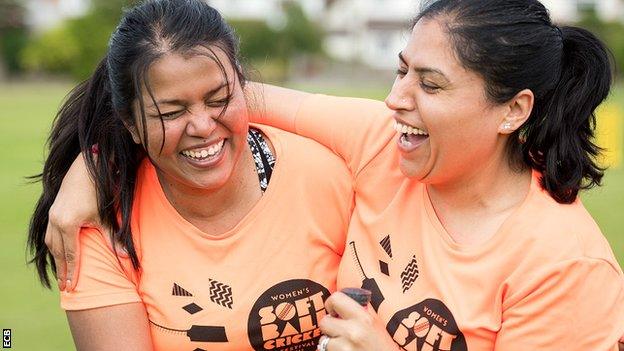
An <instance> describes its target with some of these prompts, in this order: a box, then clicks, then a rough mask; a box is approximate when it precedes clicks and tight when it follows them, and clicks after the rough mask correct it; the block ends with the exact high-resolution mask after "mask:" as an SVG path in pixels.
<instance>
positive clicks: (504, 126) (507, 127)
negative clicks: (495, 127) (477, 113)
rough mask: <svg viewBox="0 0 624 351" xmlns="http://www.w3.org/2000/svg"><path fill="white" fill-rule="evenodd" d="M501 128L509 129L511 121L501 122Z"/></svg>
mask: <svg viewBox="0 0 624 351" xmlns="http://www.w3.org/2000/svg"><path fill="white" fill-rule="evenodd" d="M503 129H504V130H510V129H511V122H505V123H503Z"/></svg>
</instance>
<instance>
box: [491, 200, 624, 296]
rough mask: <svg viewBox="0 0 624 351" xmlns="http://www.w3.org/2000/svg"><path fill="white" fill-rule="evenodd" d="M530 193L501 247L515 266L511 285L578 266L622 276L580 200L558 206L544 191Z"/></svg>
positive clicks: (511, 265) (603, 239)
mask: <svg viewBox="0 0 624 351" xmlns="http://www.w3.org/2000/svg"><path fill="white" fill-rule="evenodd" d="M529 196H530V198H528V199H527V202H526V203H525V204H524V206H523V208H522V209H521V210H520V211H519V212H518V213H517V215H516V216H515V217H514V218H513V220H512V221H510V223H508V225H509V226H508V232H507V235H506V244H505V247H504V248H502V249H503V250H505V251H506V255H508V256H507V260H509V262H508V263H509V264H510V267H514V268H513V269H512V272H509V273H510V274H509V278H508V282H509V283H512V282H515V283H514V285H516V286H518V285H521V286H526V284H527V283H528V282H527V279H529V280H531V279H533V278H535V279H538V278H537V277H547V276H553V275H555V274H559V273H561V274H563V272H569V271H570V267H578V266H579V265H580V266H591V267H602V268H601V269H606V270H608V271H611V273H612V274H613V277H616V276H621V275H622V270H621V268H620V266H619V264H618V263H617V260H616V259H615V257H614V254H613V251H612V250H611V247H610V246H609V243H608V241H607V240H606V238H605V237H604V235H603V234H602V232H601V231H600V228H599V227H598V225H597V224H596V222H595V221H594V219H593V218H592V216H591V215H590V214H589V212H588V211H587V210H586V209H585V207H584V206H583V204H582V202H581V201H580V200H577V201H576V202H574V203H572V204H560V203H557V202H556V201H555V200H554V199H552V198H551V197H550V196H549V195H548V193H547V192H545V191H541V190H539V191H532V193H531V194H530V195H529ZM578 271H580V270H578ZM557 272H559V273H557ZM566 274H567V273H566ZM529 277H531V278H529ZM587 279H588V281H591V279H592V278H591V277H589V276H588V277H587Z"/></svg>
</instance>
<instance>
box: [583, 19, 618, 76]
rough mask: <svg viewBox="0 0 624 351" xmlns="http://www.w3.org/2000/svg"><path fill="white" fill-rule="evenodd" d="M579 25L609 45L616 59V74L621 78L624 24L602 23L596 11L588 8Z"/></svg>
mask: <svg viewBox="0 0 624 351" xmlns="http://www.w3.org/2000/svg"><path fill="white" fill-rule="evenodd" d="M578 25H579V26H580V27H583V28H586V29H588V30H589V31H591V32H592V33H594V34H596V35H597V36H598V37H599V38H600V39H601V40H603V41H604V42H605V44H607V46H608V47H609V49H610V51H611V53H613V56H614V59H615V67H616V73H617V74H618V75H619V76H622V75H624V39H622V38H624V23H622V22H618V21H612V22H605V21H602V20H601V19H600V18H599V17H598V15H597V14H596V12H595V10H593V9H591V8H588V9H586V10H585V11H584V12H583V16H582V18H581V20H580V21H579V22H578Z"/></svg>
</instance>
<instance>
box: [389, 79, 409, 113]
mask: <svg viewBox="0 0 624 351" xmlns="http://www.w3.org/2000/svg"><path fill="white" fill-rule="evenodd" d="M407 79H408V78H407V77H403V78H400V77H397V78H396V80H395V81H394V84H393V85H392V90H390V94H388V96H387V97H386V99H385V100H384V102H385V103H386V106H388V108H389V109H391V110H393V111H400V110H405V111H411V110H413V109H414V108H415V106H414V105H415V104H414V98H413V97H412V95H411V94H409V89H408V88H409V86H408V84H407V82H406V80H407Z"/></svg>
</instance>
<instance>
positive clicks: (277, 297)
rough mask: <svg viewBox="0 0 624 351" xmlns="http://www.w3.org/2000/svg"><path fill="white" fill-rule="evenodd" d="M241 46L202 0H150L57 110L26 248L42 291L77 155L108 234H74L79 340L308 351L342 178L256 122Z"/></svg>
mask: <svg viewBox="0 0 624 351" xmlns="http://www.w3.org/2000/svg"><path fill="white" fill-rule="evenodd" d="M237 44H238V43H237V38H236V37H235V35H234V33H233V31H232V30H231V28H230V27H229V26H228V25H227V24H226V23H225V22H224V20H223V18H222V17H221V16H220V14H219V13H218V12H217V11H216V10H214V9H213V8H211V7H210V6H208V5H207V4H206V3H205V2H204V1H201V0H148V1H145V2H143V3H142V4H140V5H138V6H137V7H134V8H132V9H130V10H128V11H127V12H126V13H125V14H124V16H123V18H122V20H121V22H120V23H119V25H118V27H117V29H116V30H115V32H114V33H113V34H112V36H111V39H110V43H109V48H108V52H107V54H106V57H105V58H104V59H103V60H102V62H101V63H100V65H99V66H98V67H97V69H96V71H95V73H94V74H93V76H92V77H91V78H90V79H88V80H87V81H86V82H85V83H82V84H80V85H79V86H78V87H76V88H75V89H74V90H73V91H72V93H71V94H70V96H69V97H68V99H67V101H66V102H65V103H64V105H63V107H62V108H61V110H60V112H59V115H58V117H57V121H56V123H55V125H54V129H53V131H52V134H51V136H50V140H49V144H50V153H49V156H48V157H47V159H46V161H45V166H44V170H43V174H42V179H43V193H42V195H41V198H40V200H39V203H38V204H37V208H36V210H35V213H34V215H33V218H32V223H31V227H30V237H29V245H30V248H31V249H32V252H33V253H34V258H33V261H34V262H35V263H36V265H37V268H38V272H39V276H40V278H41V280H42V282H43V283H44V284H47V285H48V286H49V281H48V265H49V264H50V263H51V261H52V259H53V256H55V257H56V258H58V253H57V252H55V251H54V249H52V251H50V250H48V248H47V246H46V245H45V242H46V238H45V231H46V225H47V224H46V223H47V220H48V216H47V214H48V210H49V208H50V206H51V204H52V201H53V199H54V198H55V196H56V194H57V192H58V190H59V187H60V185H61V181H62V179H63V176H64V174H65V173H66V172H67V169H68V168H69V167H70V165H71V163H72V161H73V160H74V159H75V158H76V157H77V155H78V154H79V152H80V151H81V150H82V151H83V153H84V155H85V159H86V165H87V166H88V169H89V172H90V173H91V174H92V175H93V176H94V180H95V185H96V186H95V188H96V189H97V204H98V206H97V207H98V208H99V215H100V217H101V218H102V220H103V222H104V223H105V224H106V227H107V228H110V230H104V229H86V228H85V229H83V230H82V231H81V235H80V245H79V248H80V263H81V264H80V271H79V272H76V274H77V275H78V276H79V277H80V279H79V280H77V281H75V284H74V285H73V286H72V289H68V288H69V287H63V288H65V289H63V290H64V291H63V292H62V293H61V305H62V307H63V308H64V309H65V310H66V311H67V316H68V320H69V325H70V328H71V331H72V334H73V337H74V341H75V343H76V347H77V348H78V349H79V350H148V349H152V348H154V349H160V350H174V349H188V350H193V349H195V350H202V349H203V350H206V349H210V350H242V349H252V348H253V349H262V350H264V349H273V348H276V347H279V345H288V346H289V347H292V348H295V347H296V348H297V349H298V350H310V351H311V350H314V349H315V348H316V344H317V341H318V339H319V337H320V329H319V327H318V323H319V320H320V319H321V317H322V316H323V315H324V314H325V308H324V305H323V302H324V300H325V299H327V298H328V297H329V294H330V291H333V290H334V289H335V284H336V275H337V269H338V263H339V259H340V256H341V255H342V251H343V248H344V242H345V235H346V227H347V224H348V218H349V214H350V210H351V207H352V188H351V177H350V174H349V172H348V170H347V169H346V167H345V166H344V163H343V162H342V161H341V160H340V159H339V158H338V157H336V156H335V155H333V154H331V152H329V151H328V150H327V149H325V148H323V147H321V146H320V145H318V144H316V143H314V142H312V141H310V140H308V139H305V138H302V137H299V136H296V135H293V134H289V133H286V132H283V131H280V130H276V129H274V128H269V127H266V126H259V125H252V126H250V125H249V111H248V101H247V98H246V97H245V95H244V93H243V87H244V85H245V83H246V80H245V77H244V75H243V72H242V70H241V66H240V64H239V62H238V57H237ZM304 153H305V155H306V158H305V159H302V158H300V157H299V156H300V155H302V154H304ZM85 200H86V199H85ZM87 202H88V201H87ZM48 244H50V242H49V241H48ZM52 247H54V246H53V245H52ZM63 269H64V268H63V267H62V266H60V265H59V266H57V267H56V273H57V274H60V272H61V271H60V270H63ZM62 274H65V272H63V273H62ZM69 290H71V291H69Z"/></svg>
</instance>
